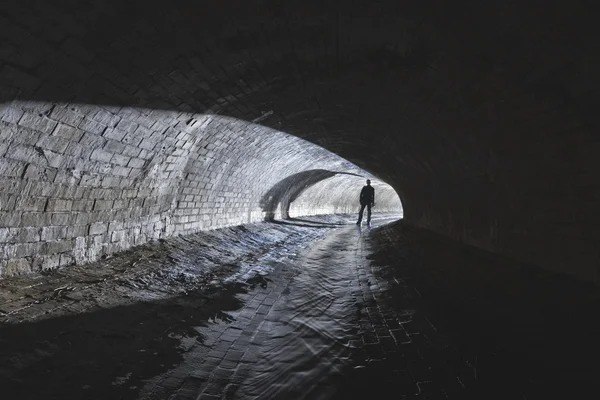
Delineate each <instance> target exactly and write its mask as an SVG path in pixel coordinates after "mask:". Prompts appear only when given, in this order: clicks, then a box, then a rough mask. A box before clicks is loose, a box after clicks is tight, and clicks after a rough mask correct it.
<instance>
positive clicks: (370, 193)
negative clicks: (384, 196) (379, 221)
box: [356, 179, 375, 225]
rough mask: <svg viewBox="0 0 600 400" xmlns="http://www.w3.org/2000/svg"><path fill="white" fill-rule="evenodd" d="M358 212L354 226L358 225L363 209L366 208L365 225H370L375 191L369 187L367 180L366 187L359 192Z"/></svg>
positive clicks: (369, 182) (369, 183)
mask: <svg viewBox="0 0 600 400" xmlns="http://www.w3.org/2000/svg"><path fill="white" fill-rule="evenodd" d="M359 201H360V212H359V213H358V221H357V222H356V225H360V223H361V221H362V217H363V212H364V211H365V207H367V224H370V223H371V207H373V206H374V205H375V189H373V186H371V181H370V180H369V179H367V186H363V188H362V190H361V191H360V199H359Z"/></svg>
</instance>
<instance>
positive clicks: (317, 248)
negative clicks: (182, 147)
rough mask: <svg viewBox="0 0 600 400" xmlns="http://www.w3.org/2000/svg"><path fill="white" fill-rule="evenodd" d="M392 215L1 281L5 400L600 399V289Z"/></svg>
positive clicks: (269, 227) (252, 229) (261, 231)
mask: <svg viewBox="0 0 600 400" xmlns="http://www.w3.org/2000/svg"><path fill="white" fill-rule="evenodd" d="M392 221H393V218H389V217H386V216H381V215H380V216H379V217H378V218H376V219H375V220H374V223H373V226H372V227H371V228H372V229H371V228H369V227H367V226H365V225H364V224H363V226H362V227H357V226H356V225H354V224H353V222H352V220H351V219H350V218H345V219H344V218H339V217H338V218H337V219H335V220H332V219H331V218H330V219H327V218H310V219H306V220H291V221H280V222H279V223H275V224H256V225H251V226H248V227H245V228H243V229H242V228H235V229H233V228H232V229H229V230H224V231H222V232H213V233H208V234H206V236H202V235H200V236H198V237H196V238H193V237H188V238H185V239H184V238H179V239H175V240H174V241H171V242H168V243H162V244H158V245H157V246H156V247H154V248H151V247H144V248H141V249H138V250H137V252H134V253H131V254H128V255H122V256H119V257H115V258H114V259H110V260H105V261H104V262H105V264H104V265H103V266H102V267H100V266H98V268H97V269H93V268H92V269H90V270H88V271H87V272H86V273H87V274H89V275H90V276H95V277H96V278H94V279H92V280H91V281H90V279H91V278H90V279H87V278H86V279H79V280H78V279H76V276H78V274H79V273H81V271H80V272H77V269H76V268H75V269H72V270H64V271H59V273H57V274H55V275H52V276H47V277H37V278H35V279H33V281H34V282H37V283H36V284H35V285H31V284H29V285H27V284H26V282H28V279H31V278H27V279H25V278H15V279H13V280H4V281H1V282H0V283H1V284H2V285H3V291H2V296H3V297H2V299H9V301H3V302H2V303H0V310H2V312H3V316H2V318H3V323H2V325H0V356H1V357H0V360H1V361H0V383H1V384H2V388H3V390H4V392H3V397H2V398H3V399H4V398H7V399H21V398H47V399H66V400H69V399H143V400H163V399H168V400H184V399H317V400H321V399H333V400H342V399H367V398H373V399H413V398H414V399H450V400H451V399H493V400H501V399H502V400H503V399H525V400H532V399H548V398H557V397H556V396H558V398H595V397H596V396H595V395H593V396H592V397H589V396H588V397H586V396H587V395H586V393H588V394H595V393H599V392H598V384H597V383H596V381H597V379H596V378H597V376H598V367H597V366H596V363H595V360H597V359H598V357H597V355H598V354H600V349H599V345H598V344H597V342H598V341H597V340H596V338H597V335H598V334H599V332H598V327H597V326H596V324H595V322H594V318H593V316H594V315H597V312H598V310H599V309H600V306H599V304H600V303H599V302H598V299H600V295H599V293H598V292H599V291H598V289H597V288H591V287H589V286H585V285H583V286H582V285H581V284H580V283H577V282H570V281H568V280H567V279H566V278H564V277H554V276H551V275H549V274H546V273H542V272H540V271H538V270H534V269H528V268H522V267H520V266H518V265H513V264H512V263H510V262H508V261H498V259H497V258H495V257H490V256H486V255H482V254H479V253H477V252H475V253H473V252H472V251H471V250H467V249H463V248H460V247H458V246H456V245H455V244H452V245H449V244H447V243H445V242H444V241H442V240H438V239H435V238H430V236H429V235H423V236H422V238H420V236H419V235H418V234H417V233H416V231H412V230H408V229H405V228H404V227H403V226H402V224H401V223H398V222H392ZM423 238H427V239H423ZM182 241H185V242H186V243H187V244H185V245H184V244H183V242H182ZM159 249H162V251H158V250H159ZM211 260H212V261H211ZM133 263H137V264H136V265H133ZM200 264H202V265H204V267H203V268H200V269H199V268H198V265H200ZM165 265H166V266H169V268H168V270H173V271H171V272H173V273H168V274H165V275H161V271H164V270H165ZM161 266H162V268H161ZM180 274H183V275H180ZM85 276H87V275H82V276H81V277H85ZM81 277H80V278H81ZM100 277H101V278H102V279H100ZM182 277H187V278H186V279H182ZM11 282H12V285H11V284H10V283H11ZM29 282H31V280H30V281H29ZM56 293H58V294H56ZM590 316H591V317H590ZM558 321H560V323H558ZM571 394H572V395H573V396H571ZM5 395H7V396H5ZM555 395H556V396H555Z"/></svg>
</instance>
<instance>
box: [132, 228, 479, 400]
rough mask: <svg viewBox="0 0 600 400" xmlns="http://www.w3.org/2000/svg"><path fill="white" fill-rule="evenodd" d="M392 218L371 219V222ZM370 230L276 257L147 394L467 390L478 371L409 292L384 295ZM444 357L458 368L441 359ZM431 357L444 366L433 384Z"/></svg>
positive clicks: (275, 395)
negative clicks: (396, 301) (395, 298)
mask: <svg viewBox="0 0 600 400" xmlns="http://www.w3.org/2000/svg"><path fill="white" fill-rule="evenodd" d="M393 220H394V219H393V218H380V219H375V220H374V221H373V224H372V227H371V228H377V227H378V226H382V225H385V224H387V223H389V222H391V221H393ZM370 233H371V229H370V228H369V227H366V226H365V225H363V226H362V227H360V228H359V227H357V226H356V225H354V224H352V222H351V221H347V224H346V225H344V226H341V227H339V228H337V229H335V230H333V231H330V232H328V233H327V235H326V236H325V237H324V238H323V239H322V240H319V241H318V242H316V243H315V244H314V245H313V246H311V247H309V248H307V249H306V250H304V251H302V252H301V253H300V254H299V255H298V257H295V258H293V259H290V260H288V261H287V262H280V261H279V262H278V265H277V267H276V268H273V269H272V273H270V274H268V275H267V278H266V279H265V280H264V281H263V282H262V286H261V287H259V288H256V290H254V291H252V292H249V293H246V294H240V295H238V297H239V298H240V299H241V300H242V302H243V304H244V306H242V307H241V308H240V309H239V310H236V311H233V312H229V313H228V315H229V319H228V320H227V321H223V322H220V323H217V324H214V325H212V326H211V327H210V331H208V332H206V335H207V338H206V341H205V342H204V343H203V344H202V345H195V344H193V345H192V347H191V348H189V350H188V351H187V353H186V356H185V358H186V359H185V362H184V363H182V364H181V365H180V366H179V367H178V368H176V369H175V370H173V371H170V372H169V373H168V374H165V375H164V376H161V377H160V378H159V379H156V380H154V381H153V382H152V383H151V384H150V385H147V387H146V388H145V389H144V390H143V395H142V398H143V399H148V400H150V399H161V398H167V397H168V398H169V399H171V400H175V399H181V400H183V399H197V398H198V399H223V398H225V399H348V398H356V399H359V398H372V396H377V398H385V399H388V398H390V399H391V398H417V397H418V398H438V397H437V396H441V397H439V398H451V397H449V396H451V395H452V394H460V393H463V394H464V388H465V384H466V383H468V380H469V379H471V378H472V376H473V371H472V369H471V368H470V367H469V366H468V365H467V364H466V363H464V362H463V361H462V359H461V358H460V356H458V354H456V352H455V350H453V349H452V348H451V347H449V346H448V345H447V344H446V343H445V342H444V341H443V338H442V337H441V335H439V334H437V332H436V329H435V327H433V325H432V324H431V323H430V322H429V320H427V318H425V317H424V316H422V315H420V314H417V313H416V311H415V310H414V308H413V307H412V306H411V302H410V296H411V293H410V291H404V292H403V293H404V296H405V298H404V300H405V301H404V306H406V307H407V308H404V307H400V308H398V307H397V308H396V309H393V308H392V307H391V305H390V299H389V298H388V297H387V292H388V289H389V288H390V286H391V285H393V284H397V283H395V282H393V281H392V282H388V281H386V278H385V277H384V276H381V275H380V274H378V273H377V272H378V268H377V267H375V266H373V265H372V263H371V261H370V260H369V259H368V256H369V254H370V240H369V237H370ZM436 340H437V342H434V341H436ZM434 350H435V354H433V353H432V352H433V351H434ZM440 354H441V356H440ZM445 362H453V365H452V366H450V368H449V366H448V365H440V363H441V364H444V363H445ZM434 363H435V364H436V365H437V366H438V367H440V368H444V371H442V372H441V375H444V376H440V373H439V372H438V376H437V377H436V382H435V384H433V382H432V380H433V377H432V375H431V373H430V372H431V370H432V366H433V365H434ZM461 374H462V375H463V377H462V380H461V376H460V375H461ZM442 379H443V380H444V381H443V382H442V381H441V380H442ZM181 381H183V384H182V385H181V384H180V383H181ZM438 381H439V382H438ZM463 381H464V382H463ZM173 392H174V394H171V393H173ZM169 396H171V397H169ZM457 398H459V397H457Z"/></svg>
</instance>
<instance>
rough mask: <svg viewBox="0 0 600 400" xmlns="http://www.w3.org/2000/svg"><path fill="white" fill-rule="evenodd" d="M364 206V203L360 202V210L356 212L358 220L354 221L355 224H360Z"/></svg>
mask: <svg viewBox="0 0 600 400" xmlns="http://www.w3.org/2000/svg"><path fill="white" fill-rule="evenodd" d="M365 207H366V204H361V205H360V211H359V212H358V221H356V224H360V223H361V221H362V217H363V212H364V211H365Z"/></svg>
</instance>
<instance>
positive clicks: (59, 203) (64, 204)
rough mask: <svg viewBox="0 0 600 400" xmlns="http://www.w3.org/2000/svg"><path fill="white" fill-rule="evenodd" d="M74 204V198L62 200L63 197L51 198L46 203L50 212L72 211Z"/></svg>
mask: <svg viewBox="0 0 600 400" xmlns="http://www.w3.org/2000/svg"><path fill="white" fill-rule="evenodd" d="M72 206H73V200H62V199H49V200H48V204H47V205H46V211H48V212H64V211H71V207H72Z"/></svg>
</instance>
